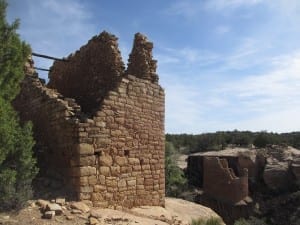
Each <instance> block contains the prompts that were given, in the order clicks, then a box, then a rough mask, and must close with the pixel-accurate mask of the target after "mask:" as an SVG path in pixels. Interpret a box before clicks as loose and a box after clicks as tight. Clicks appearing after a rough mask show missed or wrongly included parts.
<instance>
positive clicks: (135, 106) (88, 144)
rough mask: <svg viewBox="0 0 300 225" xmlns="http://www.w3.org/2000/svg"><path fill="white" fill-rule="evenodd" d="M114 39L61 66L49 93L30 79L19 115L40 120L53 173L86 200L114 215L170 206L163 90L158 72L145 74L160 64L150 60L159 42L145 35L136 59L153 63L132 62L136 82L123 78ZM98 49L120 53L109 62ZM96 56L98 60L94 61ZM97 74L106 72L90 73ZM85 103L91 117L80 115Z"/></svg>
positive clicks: (57, 65) (40, 137)
mask: <svg viewBox="0 0 300 225" xmlns="http://www.w3.org/2000/svg"><path fill="white" fill-rule="evenodd" d="M103 37H105V38H103ZM107 40H116V38H115V37H114V36H113V35H110V34H108V33H106V32H104V33H102V34H100V35H99V36H97V37H95V38H93V39H92V41H89V43H88V44H87V45H85V46H84V47H83V48H82V49H84V50H82V49H81V50H80V51H79V52H77V53H76V54H75V56H70V57H69V58H68V60H69V61H68V62H60V63H58V62H55V63H54V65H53V67H52V71H53V72H52V75H50V82H49V85H48V87H46V86H44V85H43V84H42V83H41V82H40V81H39V79H38V78H37V77H35V76H32V75H27V76H26V78H25V80H24V82H23V85H22V91H21V93H20V95H19V96H18V98H17V100H16V102H15V105H16V108H17V109H18V110H19V111H20V114H21V118H22V119H23V120H32V121H33V123H34V131H35V136H36V139H37V141H38V143H39V145H43V146H46V147H47V148H46V150H45V151H46V155H47V164H48V166H49V169H50V168H51V169H52V168H56V169H57V170H58V171H61V172H60V173H61V174H60V175H61V176H62V177H65V182H66V183H67V184H70V187H71V188H72V190H73V191H74V192H75V193H76V196H77V198H78V199H79V200H84V201H91V202H92V203H93V204H94V205H95V206H101V207H114V208H117V207H124V208H130V207H133V206H140V205H159V206H163V205H164V197H165V174H164V90H163V89H162V88H161V87H160V86H159V85H158V77H156V78H155V79H154V77H155V76H154V74H155V69H154V67H151V68H148V69H146V70H145V68H144V65H145V64H147V63H146V62H151V61H153V62H154V60H153V59H152V53H151V52H148V53H147V51H151V50H152V48H151V49H149V48H148V47H147V46H150V45H151V46H152V43H151V42H149V41H148V40H147V39H146V37H145V36H143V35H141V34H137V35H136V36H135V41H134V47H133V52H138V51H141V52H143V54H144V53H147V54H146V55H147V57H144V58H143V57H142V58H141V60H142V61H139V60H137V61H135V60H132V61H131V63H130V64H131V67H137V68H136V70H135V71H141V73H144V74H133V75H131V74H130V73H128V72H126V73H125V72H122V65H123V63H122V62H121V61H119V59H120V57H119V56H118V55H119V50H118V49H117V44H116V42H114V45H112V44H111V43H112V42H110V41H107ZM96 42H97V44H96ZM98 42H99V43H98ZM97 46H100V47H99V48H100V50H101V49H113V54H108V55H105V54H106V51H103V52H102V51H100V50H99V49H97V48H98V47H97ZM136 46H140V47H139V48H138V50H136ZM88 52H89V54H87V53H88ZM95 52H96V53H97V54H96V53H95ZM101 53H102V54H101ZM103 54H104V55H103ZM143 54H138V53H136V54H131V56H130V58H132V57H133V58H134V57H137V55H143ZM89 56H93V57H94V58H93V59H89V60H87V59H86V57H89ZM72 57H74V58H72ZM97 57H98V58H97ZM80 59H82V60H83V61H84V62H85V63H82V61H81V60H80ZM102 59H105V60H106V62H105V63H104V61H103V60H102ZM116 59H118V60H116ZM143 60H144V61H145V62H144V63H141V62H143ZM97 62H99V63H97ZM69 63H70V64H69ZM109 65H110V66H109ZM102 67H104V68H103V70H102ZM140 67H143V68H144V69H141V68H140ZM74 68H76V69H77V70H78V73H77V72H76V71H75V70H74ZM91 68H93V71H98V72H99V73H90V72H89V71H91V70H92V69H91ZM79 71H81V72H79ZM82 71H84V72H82ZM107 71H109V73H105V72H107ZM72 74H76V75H74V76H72ZM147 74H148V75H149V74H151V76H150V77H149V76H148V75H147ZM156 76H157V75H156ZM83 77H85V78H83ZM95 80H97V81H99V82H98V83H97V85H98V88H93V85H94V84H95V83H93V81H95ZM100 81H101V82H100ZM90 82H91V83H90ZM81 83H82V85H83V86H85V88H83V87H82V88H80V87H79V86H80V84H81ZM89 84H90V85H91V87H92V88H91V89H89V88H88V87H89ZM68 85H70V87H68ZM50 87H51V88H54V89H57V90H58V91H59V92H57V91H55V90H53V89H50ZM76 88H78V93H76V90H77V89H76ZM97 90H98V91H97ZM103 90H105V91H103ZM62 92H63V93H65V95H66V96H64V95H63V94H62ZM87 96H88V97H87ZM99 96H100V97H99ZM69 97H74V99H71V98H69ZM99 98H101V100H99ZM90 102H92V103H91V104H90ZM82 103H83V106H84V107H87V108H86V109H88V110H83V112H82V111H81V104H82ZM90 109H92V111H94V112H91V110H90ZM86 111H89V112H88V114H86ZM57 170H56V171H57Z"/></svg>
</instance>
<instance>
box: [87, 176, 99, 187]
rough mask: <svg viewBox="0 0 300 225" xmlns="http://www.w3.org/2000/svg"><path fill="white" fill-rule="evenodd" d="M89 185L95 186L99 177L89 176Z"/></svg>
mask: <svg viewBox="0 0 300 225" xmlns="http://www.w3.org/2000/svg"><path fill="white" fill-rule="evenodd" d="M88 181H89V185H94V184H96V183H97V181H98V180H97V177H96V176H89V177H88Z"/></svg>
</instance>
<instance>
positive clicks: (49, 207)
mask: <svg viewBox="0 0 300 225" xmlns="http://www.w3.org/2000/svg"><path fill="white" fill-rule="evenodd" d="M46 211H53V212H55V215H61V214H62V212H63V211H62V208H61V206H60V205H58V204H56V203H49V204H47V206H46Z"/></svg>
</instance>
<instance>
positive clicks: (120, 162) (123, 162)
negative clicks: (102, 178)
mask: <svg viewBox="0 0 300 225" xmlns="http://www.w3.org/2000/svg"><path fill="white" fill-rule="evenodd" d="M115 162H116V163H117V164H118V165H119V166H125V165H126V164H127V163H128V160H127V158H126V157H124V156H116V157H115Z"/></svg>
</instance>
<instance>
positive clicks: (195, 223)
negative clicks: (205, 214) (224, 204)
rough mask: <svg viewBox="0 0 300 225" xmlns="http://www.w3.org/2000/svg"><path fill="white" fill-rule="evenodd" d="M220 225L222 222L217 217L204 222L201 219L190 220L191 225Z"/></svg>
mask: <svg viewBox="0 0 300 225" xmlns="http://www.w3.org/2000/svg"><path fill="white" fill-rule="evenodd" d="M221 224H222V220H221V219H220V218H217V217H211V218H209V219H208V220H206V221H205V220H204V219H201V218H199V219H193V220H192V225H221Z"/></svg>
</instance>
